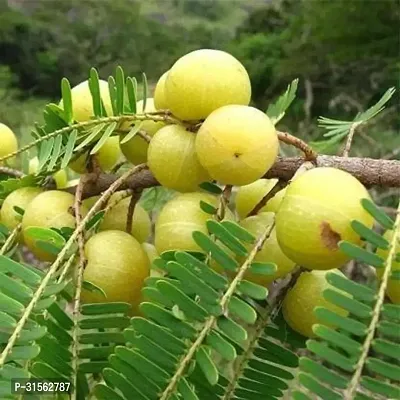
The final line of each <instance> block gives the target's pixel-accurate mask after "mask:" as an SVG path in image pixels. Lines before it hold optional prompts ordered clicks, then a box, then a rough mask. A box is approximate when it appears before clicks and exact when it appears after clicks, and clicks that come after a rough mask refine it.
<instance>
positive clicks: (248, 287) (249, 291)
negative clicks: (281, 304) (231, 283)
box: [239, 280, 268, 300]
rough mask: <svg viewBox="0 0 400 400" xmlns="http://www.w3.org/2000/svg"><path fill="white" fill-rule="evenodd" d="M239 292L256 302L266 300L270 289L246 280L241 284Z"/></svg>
mask: <svg viewBox="0 0 400 400" xmlns="http://www.w3.org/2000/svg"><path fill="white" fill-rule="evenodd" d="M239 290H240V291H241V292H242V293H243V294H245V295H246V296H249V297H251V298H253V299H255V300H265V299H266V298H267V296H268V289H267V288H266V287H264V286H261V285H257V284H256V283H253V282H249V281H246V280H244V281H241V282H240V284H239Z"/></svg>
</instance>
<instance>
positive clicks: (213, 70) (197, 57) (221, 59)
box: [164, 49, 251, 120]
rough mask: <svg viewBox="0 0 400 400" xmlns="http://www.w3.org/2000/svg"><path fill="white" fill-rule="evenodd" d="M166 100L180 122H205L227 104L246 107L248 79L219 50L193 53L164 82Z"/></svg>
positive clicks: (248, 101) (176, 64) (240, 67)
mask: <svg viewBox="0 0 400 400" xmlns="http://www.w3.org/2000/svg"><path fill="white" fill-rule="evenodd" d="M164 90H165V100H166V103H167V104H168V108H169V109H170V110H171V111H172V113H173V114H174V115H176V116H177V117H178V118H180V119H183V120H198V119H204V118H206V117H207V116H208V115H210V114H211V113H212V112H213V111H214V110H216V109H218V108H220V107H222V106H225V105H228V104H243V105H248V104H249V103H250V98H251V85H250V79H249V75H248V73H247V71H246V69H245V68H244V66H243V65H242V64H241V63H240V62H239V61H238V60H237V59H236V58H235V57H233V56H231V55H230V54H228V53H226V52H224V51H220V50H209V49H202V50H195V51H192V52H191V53H188V54H186V55H185V56H183V57H181V58H180V59H179V60H178V61H176V63H175V64H174V65H173V66H172V68H171V69H170V70H169V72H168V75H167V77H166V80H165V86H164Z"/></svg>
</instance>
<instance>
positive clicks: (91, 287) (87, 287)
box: [82, 280, 107, 299]
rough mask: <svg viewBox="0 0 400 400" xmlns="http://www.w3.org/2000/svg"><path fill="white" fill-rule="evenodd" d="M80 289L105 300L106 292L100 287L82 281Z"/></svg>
mask: <svg viewBox="0 0 400 400" xmlns="http://www.w3.org/2000/svg"><path fill="white" fill-rule="evenodd" d="M82 288H83V289H85V290H87V291H89V292H91V293H97V294H100V295H101V296H103V297H104V299H107V295H106V292H105V291H104V290H103V289H102V288H101V287H99V286H97V285H95V284H94V283H92V282H89V281H86V280H84V281H83V282H82Z"/></svg>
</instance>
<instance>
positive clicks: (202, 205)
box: [200, 200, 217, 215]
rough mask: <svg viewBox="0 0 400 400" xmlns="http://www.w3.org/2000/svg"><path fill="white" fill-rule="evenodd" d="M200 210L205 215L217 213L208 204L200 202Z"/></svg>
mask: <svg viewBox="0 0 400 400" xmlns="http://www.w3.org/2000/svg"><path fill="white" fill-rule="evenodd" d="M200 208H201V209H202V210H203V211H204V212H205V213H207V214H211V215H214V214H216V213H217V209H216V208H215V207H214V206H212V205H211V204H209V203H206V202H205V201H203V200H200Z"/></svg>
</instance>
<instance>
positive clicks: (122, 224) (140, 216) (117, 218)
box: [100, 194, 151, 243]
mask: <svg viewBox="0 0 400 400" xmlns="http://www.w3.org/2000/svg"><path fill="white" fill-rule="evenodd" d="M117 198H118V194H114V195H113V196H111V199H110V203H109V204H112V203H113V202H114V201H115V200H116V199H117ZM130 200H131V199H130V198H129V197H126V198H125V199H123V200H121V201H119V202H118V203H117V204H116V205H115V206H113V207H112V208H111V209H110V210H109V211H108V212H107V213H106V215H105V216H104V219H103V221H102V222H101V225H100V230H101V231H109V230H118V231H125V230H126V222H127V215H128V208H129V203H130ZM150 231H151V221H150V217H149V214H148V213H147V212H146V210H145V209H144V208H143V207H142V206H141V205H139V204H136V206H135V211H134V212H133V220H132V230H131V234H132V236H134V237H135V238H136V240H138V241H139V242H140V243H142V242H144V241H146V240H147V239H148V237H149V235H150Z"/></svg>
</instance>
